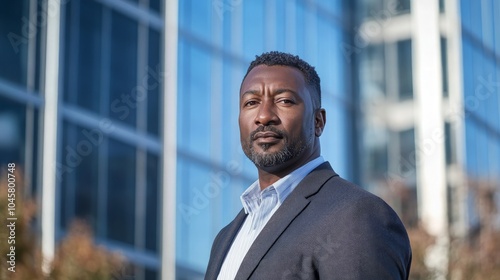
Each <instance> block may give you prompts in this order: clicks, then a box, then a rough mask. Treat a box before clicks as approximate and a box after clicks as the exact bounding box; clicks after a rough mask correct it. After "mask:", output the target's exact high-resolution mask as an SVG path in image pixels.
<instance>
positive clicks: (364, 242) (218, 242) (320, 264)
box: [205, 162, 411, 280]
mask: <svg viewBox="0 0 500 280" xmlns="http://www.w3.org/2000/svg"><path fill="white" fill-rule="evenodd" d="M245 218H246V214H245V213H244V211H241V212H240V213H239V214H238V215H237V216H236V218H235V219H234V220H233V221H232V222H231V223H230V224H229V225H228V226H226V227H225V228H223V229H222V230H221V231H220V232H219V234H218V235H217V237H216V238H215V241H214V243H213V245H212V252H211V254H210V261H209V263H208V268H207V272H206V275H205V279H207V280H211V279H217V275H218V274H219V271H220V269H221V266H222V262H223V261H224V258H225V256H226V254H227V252H228V251H229V248H230V246H231V243H232V242H233V240H234V238H235V236H236V234H237V233H238V230H239V228H240V227H241V225H242V224H243V222H244V221H245ZM410 264H411V248H410V242H409V239H408V235H407V234H406V230H405V228H404V226H403V224H402V223H401V221H400V219H399V218H398V216H397V215H396V213H395V212H394V211H393V210H392V209H391V207H390V206H389V205H387V204H386V203H385V202H384V201H383V200H381V199H380V198H378V197H376V196H375V195H373V194H371V193H369V192H367V191H365V190H363V189H361V188H359V187H358V186H356V185H354V184H352V183H350V182H348V181H345V180H343V179H342V178H340V177H339V176H338V175H337V174H336V173H335V172H334V171H333V169H332V168H331V166H330V164H329V163H328V162H325V163H323V164H321V165H320V166H318V167H317V168H316V169H314V170H313V171H312V172H311V173H309V174H308V175H307V176H306V177H305V178H304V179H303V180H302V182H300V183H299V185H298V186H297V187H296V189H295V190H294V191H293V192H292V193H291V194H290V195H289V196H288V198H287V199H286V200H285V201H284V202H283V204H282V205H281V207H280V208H279V209H278V210H277V211H276V212H275V213H274V215H273V216H272V217H271V219H270V220H269V222H268V223H267V224H266V226H265V227H264V228H263V229H262V232H261V233H260V234H259V236H257V238H256V240H255V242H254V243H253V244H252V246H251V247H250V249H249V251H248V253H247V254H246V256H245V258H244V259H243V262H242V264H241V266H240V268H239V270H238V273H237V275H236V278H235V279H238V280H239V279H266V280H270V279H271V280H274V279H363V280H366V279H384V280H386V279H407V278H408V274H409V271H410Z"/></svg>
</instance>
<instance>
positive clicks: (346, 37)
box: [0, 0, 500, 279]
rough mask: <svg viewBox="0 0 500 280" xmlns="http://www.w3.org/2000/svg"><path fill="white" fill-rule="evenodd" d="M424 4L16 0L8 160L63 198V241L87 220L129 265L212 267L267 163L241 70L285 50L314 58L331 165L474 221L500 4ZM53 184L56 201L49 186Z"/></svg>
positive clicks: (5, 34)
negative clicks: (256, 146)
mask: <svg viewBox="0 0 500 280" xmlns="http://www.w3.org/2000/svg"><path fill="white" fill-rule="evenodd" d="M424 2H425V1H420V2H419V1H409V0H406V1H404V0H401V1H391V0H358V1H344V0H336V1H319V0H307V1H306V0H269V1H264V0H256V1H253V0H252V1H250V0H210V1H180V0H179V1H170V0H166V1H161V0H49V1H43V0H22V1H7V2H5V3H2V4H1V7H2V8H1V9H0V35H1V36H0V50H2V51H1V52H0V131H1V133H0V165H2V166H4V165H5V164H7V163H9V162H16V163H17V164H18V166H20V167H21V168H22V172H23V174H24V177H25V180H24V182H25V186H24V192H26V194H27V195H28V196H33V197H36V198H37V199H38V204H39V205H44V204H45V205H46V204H53V206H54V207H55V208H54V216H53V221H54V223H53V228H54V234H53V236H52V239H54V240H59V239H61V238H63V237H64V235H65V234H66V232H67V230H68V227H69V226H70V225H71V223H72V221H74V220H75V219H83V220H85V221H86V222H87V223H89V224H90V225H91V226H92V229H93V230H94V233H95V237H96V242H98V243H99V244H102V245H104V246H106V247H107V248H110V249H112V250H117V251H119V252H121V253H122V254H123V255H124V256H125V257H127V259H128V260H129V261H130V262H131V263H132V264H133V269H132V273H133V277H134V279H160V278H162V279H172V278H173V277H174V278H176V279H202V278H203V274H204V271H205V267H206V265H207V262H208V258H209V253H210V247H211V244H212V241H213V239H214V238H215V235H216V234H217V232H218V231H219V230H220V229H221V228H222V227H223V226H225V225H226V224H227V223H228V222H230V221H231V220H232V219H233V217H234V216H235V215H236V213H237V212H238V211H239V210H240V209H241V207H242V206H241V203H240V200H239V196H240V194H241V193H242V192H243V190H244V189H246V188H247V187H248V186H249V185H250V184H251V183H252V182H253V181H254V180H256V178H257V175H256V170H255V167H254V166H253V164H252V163H251V162H250V161H249V160H247V159H246V157H245V155H244V154H243V152H242V150H241V147H240V141H239V129H238V123H237V119H238V110H239V109H238V108H239V105H238V104H239V86H240V83H241V80H242V78H243V76H244V74H245V72H246V69H247V67H248V65H249V63H250V62H251V61H252V60H253V59H254V58H255V55H258V54H261V53H262V52H265V51H271V50H279V51H285V52H290V53H294V54H297V55H299V56H300V57H302V58H303V59H305V60H306V61H308V62H309V63H311V65H313V66H315V67H316V70H317V71H318V74H319V76H320V78H321V81H322V83H321V84H322V94H323V95H322V106H323V107H324V108H325V109H326V112H327V123H326V128H325V131H324V134H323V135H322V137H321V142H322V153H323V156H324V157H325V159H326V160H329V161H330V162H331V163H332V166H333V168H334V169H335V170H336V171H337V173H339V174H340V175H341V176H342V177H344V178H346V179H348V180H351V181H354V182H356V183H359V184H360V185H361V186H362V187H364V188H367V189H368V190H370V191H372V192H374V193H376V194H378V195H380V196H381V197H383V198H384V199H385V200H386V201H388V202H389V203H390V204H391V205H392V206H393V207H394V208H395V209H396V211H397V212H398V213H399V214H400V216H401V217H402V218H403V220H404V222H405V223H406V224H407V225H408V226H413V225H416V224H417V223H418V221H422V220H423V221H424V222H425V221H428V222H429V223H431V224H440V223H442V224H443V225H445V224H446V225H448V224H450V225H452V226H453V228H454V229H455V232H454V233H456V234H464V232H465V231H466V230H467V228H469V227H471V226H473V225H474V223H475V221H476V220H478V219H479V218H478V217H477V214H476V213H475V212H474V210H473V209H472V208H473V207H472V206H471V205H472V204H473V201H470V196H469V194H468V191H467V190H468V188H467V186H468V184H469V180H468V178H472V179H474V180H476V179H477V180H486V181H488V182H490V183H493V182H497V184H496V186H498V181H499V178H498V170H499V166H500V147H499V146H500V144H499V143H500V136H499V135H500V114H499V109H500V108H499V107H500V103H499V100H500V99H499V97H498V94H499V89H500V69H499V64H500V51H499V46H500V37H499V35H498V34H500V33H499V32H498V28H497V27H498V26H500V24H499V22H498V20H499V18H500V17H499V15H500V5H499V4H498V3H497V2H496V1H472V0H470V1H469V0H461V1H454V0H443V1H427V2H433V3H432V5H434V6H432V5H431V6H432V7H431V8H430V10H426V9H427V8H428V7H427V6H425V5H427V4H425V5H424V4H422V3H424ZM427 2H425V3H427ZM419 3H420V4H419ZM54 5H57V7H59V8H60V12H58V10H59V9H56V8H55V6H54ZM169 7H175V8H174V10H169ZM429 14H431V15H434V16H433V17H426V15H429ZM173 15H175V17H174V16H173ZM422 15H423V16H422ZM55 19H57V21H55ZM54 21H55V22H56V25H57V26H59V29H60V30H59V33H58V36H57V37H56V39H54V38H53V37H50V34H51V33H50V32H51V30H50V26H52V25H51V24H52V23H53V22H54ZM168 22H174V26H173V27H172V26H169V25H168V24H167V23H168ZM412 22H413V23H416V24H412ZM426 24H431V25H430V26H428V25H426ZM418 26H425V27H426V28H427V29H426V30H422V29H420V28H419V27H418ZM170 28H173V29H174V31H172V30H171V29H170ZM495 28H496V29H495ZM171 32H173V33H175V34H176V36H173V37H172V36H170V35H169V34H170V33H171ZM424 35H429V36H424ZM54 48H57V49H58V50H59V51H58V52H57V56H56V57H55V58H54V56H51V55H49V54H50V51H51V50H53V49H54ZM168 52H173V53H174V56H175V58H176V59H175V60H169V57H167V53H168ZM429 65H430V66H429ZM54 66H58V71H57V72H56V73H55V74H54V73H53V72H51V71H48V69H52V68H51V67H54ZM431 66H432V67H431ZM426 79H427V80H426ZM169 83H170V84H169ZM50 86H56V87H55V88H56V89H57V90H55V91H50V90H48V89H51V88H54V87H50ZM169 86H173V88H175V90H172V91H169V90H166V89H168V88H169ZM51 96H52V97H51ZM171 100H175V102H174V104H173V105H172V104H169V102H170V101H171ZM49 105H54V106H55V107H54V108H56V109H57V110H56V111H54V112H55V116H53V118H50V114H48V113H50V112H48V110H47V108H53V107H49ZM169 108H175V115H174V117H171V116H170V117H167V116H169V113H170V111H169V110H170V109H169ZM426 117H429V118H431V119H427V118H426ZM172 123H173V124H174V127H176V128H175V129H173V130H172V129H170V127H172V126H168V124H172ZM50 133H53V135H54V136H55V138H54V139H55V140H54V141H47V140H48V139H49V140H50V139H51V138H50V137H49V136H50V135H49V134H50ZM435 135H437V136H436V137H435ZM169 139H170V140H169ZM171 139H174V140H172V142H169V141H171ZM169 143H175V147H174V150H175V152H174V153H173V154H172V153H169V152H168V144H169ZM430 149H432V152H429V151H430ZM52 150H53V151H52ZM51 158H52V159H53V160H52V161H50V159H51ZM47 159H49V164H44V162H47V161H44V160H47ZM172 161H173V162H174V164H173V165H171V164H169V162H172ZM423 162H432V163H433V164H423ZM434 164H435V165H434ZM166 171H168V172H166ZM47 176H48V177H50V176H52V177H53V179H54V184H50V185H49V186H48V185H47V182H48V181H47V180H46V178H47ZM440 178H441V179H440ZM429 180H434V181H429ZM429 182H432V183H429ZM51 186H52V187H55V189H54V193H53V201H46V200H42V194H43V193H45V194H47V193H49V191H50V189H51V188H50V187H51ZM430 188H433V189H432V190H434V191H435V190H442V191H443V192H442V193H441V194H439V195H433V196H432V195H431V197H429V196H428V195H429V193H431V194H432V192H429V189H430ZM48 190H49V191H48ZM169 194H172V197H167V196H168V195H169ZM435 199H437V200H435ZM467 201H468V202H467ZM433 207H437V208H433ZM165 209H167V210H168V211H170V212H168V211H167V212H166V211H165ZM429 211H434V212H433V213H441V214H442V215H441V216H439V215H440V214H435V215H434V216H428V213H429ZM174 212H175V216H169V215H167V214H168V213H170V214H172V213H174ZM436 217H441V218H442V217H444V218H443V219H441V218H436ZM42 220H43V217H42V216H39V217H38V219H37V221H36V225H35V226H36V227H39V228H40V227H42V226H43V225H42V224H43V221H42ZM436 221H437V222H436ZM431 229H432V230H435V232H439V231H440V230H441V229H442V228H440V227H434V228H432V227H431ZM432 230H431V231H432ZM167 235H169V236H175V240H174V241H173V243H172V242H171V241H169V240H167V238H166V237H165V236H167ZM49 239H50V238H49ZM169 246H170V247H169ZM168 256H174V260H173V262H171V263H169V262H165V259H168ZM174 275H175V276H174Z"/></svg>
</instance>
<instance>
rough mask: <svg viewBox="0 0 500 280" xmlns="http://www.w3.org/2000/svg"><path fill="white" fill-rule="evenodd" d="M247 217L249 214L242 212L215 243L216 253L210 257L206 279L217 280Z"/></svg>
mask: <svg viewBox="0 0 500 280" xmlns="http://www.w3.org/2000/svg"><path fill="white" fill-rule="evenodd" d="M246 217H247V214H245V211H244V210H241V211H240V212H239V213H238V215H237V216H236V218H234V220H233V221H232V222H231V223H230V224H229V225H228V226H227V228H226V229H225V232H224V233H223V234H222V235H221V236H220V238H219V239H218V240H217V243H216V244H215V243H214V245H213V246H214V249H213V250H214V252H213V256H210V262H209V264H208V270H207V272H206V274H205V279H207V280H208V279H217V276H218V275H219V272H220V269H221V267H222V263H223V262H224V259H225V258H226V255H227V252H228V251H229V248H230V247H231V244H233V240H234V238H235V237H236V234H237V233H238V231H239V230H240V227H241V225H243V222H244V221H245V218H246Z"/></svg>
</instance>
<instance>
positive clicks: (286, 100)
mask: <svg viewBox="0 0 500 280" xmlns="http://www.w3.org/2000/svg"><path fill="white" fill-rule="evenodd" d="M277 103H282V104H287V105H292V104H295V101H293V100H291V99H280V100H278V102H277Z"/></svg>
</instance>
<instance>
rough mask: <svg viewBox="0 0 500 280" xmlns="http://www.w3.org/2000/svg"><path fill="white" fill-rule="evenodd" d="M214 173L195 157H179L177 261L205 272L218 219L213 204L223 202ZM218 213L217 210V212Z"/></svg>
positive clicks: (220, 189)
mask: <svg viewBox="0 0 500 280" xmlns="http://www.w3.org/2000/svg"><path fill="white" fill-rule="evenodd" d="M212 174H213V172H211V170H209V169H208V167H207V166H202V165H200V163H197V162H195V161H192V160H187V159H184V158H182V159H179V160H178V175H177V178H178V186H182V187H179V188H177V201H178V206H177V229H178V231H177V234H178V236H177V248H176V249H177V253H176V256H177V260H178V262H179V263H181V264H185V265H189V266H190V267H191V268H193V269H195V270H198V271H203V270H204V269H205V268H206V264H207V262H208V257H209V252H210V248H211V246H212V241H213V239H212V238H213V237H212V235H211V234H210V229H211V227H213V226H214V225H215V224H214V222H216V220H215V219H216V217H215V216H214V215H213V214H214V212H213V211H215V210H214V207H217V205H220V203H222V201H221V194H222V187H221V186H220V185H219V184H218V181H217V180H215V179H213V175H212ZM215 213H217V212H215Z"/></svg>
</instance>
